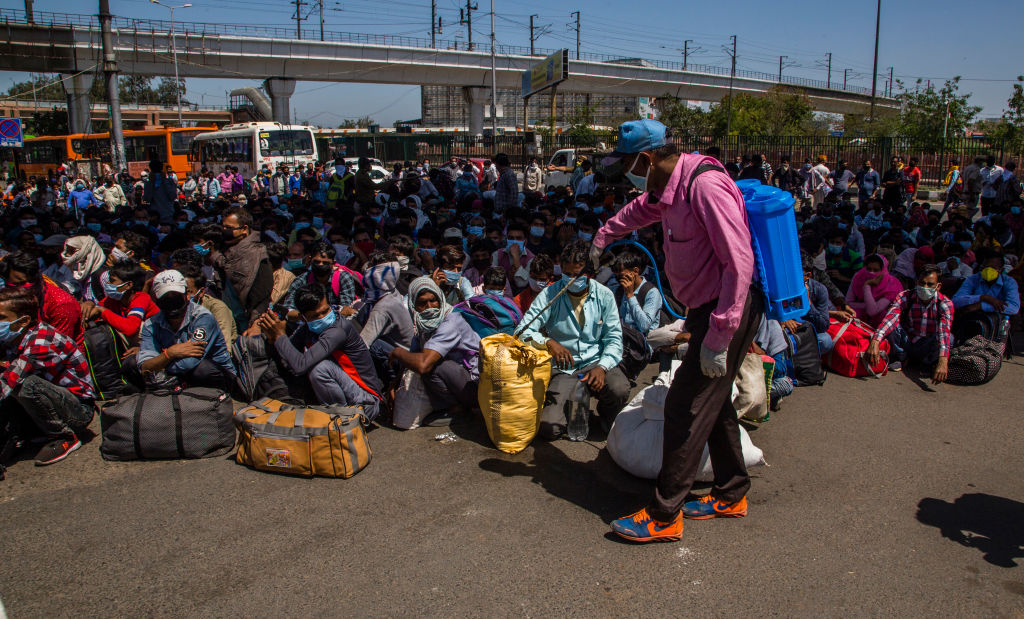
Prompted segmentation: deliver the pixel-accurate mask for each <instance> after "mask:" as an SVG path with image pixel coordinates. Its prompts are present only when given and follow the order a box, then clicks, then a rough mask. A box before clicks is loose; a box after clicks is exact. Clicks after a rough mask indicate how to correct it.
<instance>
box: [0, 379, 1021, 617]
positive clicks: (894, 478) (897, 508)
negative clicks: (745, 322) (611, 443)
mask: <svg viewBox="0 0 1024 619" xmlns="http://www.w3.org/2000/svg"><path fill="white" fill-rule="evenodd" d="M1022 383H1024V366H1022V365H1021V363H1020V361H1018V362H1016V363H1014V364H1011V365H1006V366H1004V369H1003V371H1002V372H1001V373H1000V374H999V376H998V377H997V378H996V379H995V381H994V382H993V383H991V384H990V385H988V386H985V387H974V388H965V387H951V386H940V387H939V388H938V389H937V390H936V391H935V392H928V391H924V390H922V389H921V388H920V387H919V386H918V385H916V384H915V383H914V382H912V381H911V380H910V379H909V378H908V377H907V376H905V375H893V376H889V377H886V378H884V379H882V380H874V379H871V380H853V379H844V378H840V377H836V376H830V377H829V379H828V382H827V383H826V385H825V386H824V387H821V388H816V387H810V388H804V389H798V390H797V391H796V393H795V394H794V395H793V396H792V397H791V398H789V399H788V400H786V401H785V405H784V408H783V410H782V411H781V412H778V413H774V414H773V415H772V419H771V421H769V422H767V423H765V424H763V425H762V426H760V427H758V428H757V429H755V430H753V431H751V437H752V439H753V441H754V442H755V444H757V445H758V446H759V447H761V448H762V449H763V450H764V453H765V458H766V460H767V462H768V463H769V465H770V466H768V467H760V468H757V469H752V472H753V474H754V481H753V487H752V489H751V493H750V495H749V499H750V515H749V516H748V517H747V518H743V519H738V520H710V521H700V522H688V523H687V524H686V530H685V533H684V538H683V541H682V542H680V543H674V544H659V545H647V546H638V545H631V544H627V543H622V542H620V541H618V540H617V539H616V538H613V537H611V536H610V535H609V534H608V530H609V529H608V522H609V521H610V520H611V519H613V518H615V517H618V516H621V515H624V514H626V513H629V512H631V511H632V510H634V509H636V508H638V507H639V506H641V505H642V504H643V503H644V502H645V500H646V498H647V496H648V495H649V493H650V491H651V488H652V485H651V483H650V482H646V481H641V480H638V479H636V478H633V477H631V476H630V475H628V474H626V473H624V472H622V471H621V470H619V469H618V468H617V467H616V465H615V464H614V462H612V460H611V459H610V457H609V456H608V454H607V452H606V451H605V450H604V449H603V443H600V442H593V443H590V442H587V443H568V442H564V441H562V442H558V443H555V444H546V443H542V442H535V443H534V444H533V445H532V446H531V447H530V448H528V449H527V450H526V451H524V452H523V453H521V454H518V455H515V456H509V455H505V454H502V453H500V452H498V451H496V450H495V449H493V448H492V447H491V446H490V443H489V440H488V438H487V435H486V432H485V431H484V430H483V426H482V423H480V422H479V420H475V419H474V420H464V421H461V422H458V423H456V425H455V426H454V427H453V429H454V431H455V432H456V434H457V435H458V437H459V439H458V441H457V442H454V443H449V444H442V443H440V442H437V441H435V440H434V437H435V435H437V434H438V433H439V432H440V430H438V429H435V428H424V429H419V430H414V431H411V432H400V431H396V430H392V429H389V428H378V429H375V430H374V431H373V432H372V433H371V434H370V439H371V442H372V447H373V450H374V459H373V462H372V463H371V464H370V466H369V467H368V468H367V469H366V470H365V471H363V472H362V473H360V474H359V475H357V476H356V477H355V478H353V479H350V480H334V479H311V480H307V479H296V478H289V477H283V476H275V475H270V474H265V473H260V472H256V471H252V470H249V469H246V468H244V467H242V466H239V465H237V464H235V463H234V461H233V460H231V459H226V458H215V459H212V460H202V461H190V462H137V463H108V462H104V461H102V460H101V459H100V456H99V454H98V446H99V439H98V438H96V439H95V440H93V441H92V442H90V443H89V444H88V445H86V446H85V447H84V448H83V449H82V450H80V451H79V452H78V453H76V454H74V455H73V456H72V457H71V458H70V459H69V460H68V461H66V462H64V463H61V464H58V465H55V466H52V467H46V468H37V467H33V466H32V463H31V461H26V462H21V463H19V464H17V465H15V466H13V467H12V468H11V469H10V471H9V472H8V478H7V481H5V482H0V523H2V528H0V565H2V566H3V567H2V569H0V598H2V600H3V602H4V604H5V605H6V607H7V611H8V613H9V614H10V616H11V617H14V618H21V617H52V616H67V615H71V614H82V615H94V616H156V615H160V616H204V617H207V616H209V617H219V616H253V617H269V616H280V615H289V616H313V615H324V616H419V615H431V616H551V615H556V616H558V615H560V616H581V615H588V616H640V615H643V616H700V617H703V616H713V615H714V616H722V615H740V614H753V613H758V614H768V615H786V616H822V615H840V614H841V615H854V616H868V615H870V616H878V615H897V614H899V615H912V616H913V615H924V614H926V613H927V614H941V615H943V616H950V615H954V616H960V615H962V616H967V615H970V616H979V615H980V616H1020V615H1024V568H1020V567H1018V566H1017V563H1018V562H1019V560H1020V557H1022V556H1024V551H1022V549H1021V544H1024V479H1022V476H1021V474H1020V472H1021V468H1022V452H1021V449H1020V445H1021V444H1022V442H1024V429H1022V423H1021V415H1022V414H1024V406H1022V404H1021V389H1020V386H1021V384H1022ZM95 427H96V429H98V422H96V423H95Z"/></svg>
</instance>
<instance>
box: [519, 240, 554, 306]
mask: <svg viewBox="0 0 1024 619" xmlns="http://www.w3.org/2000/svg"><path fill="white" fill-rule="evenodd" d="M554 272H555V263H554V261H553V260H552V259H551V256H549V255H547V254H538V255H536V256H534V258H533V260H532V261H530V277H529V279H528V280H527V281H528V286H527V287H526V288H524V289H523V291H522V292H520V293H519V294H517V295H516V296H515V299H514V300H515V302H516V305H518V306H519V310H520V311H522V312H523V313H526V310H528V309H530V305H532V304H533V300H534V299H536V298H537V295H538V294H539V293H540V291H541V290H544V288H546V287H547V285H548V284H550V283H551V280H552V277H553V276H554Z"/></svg>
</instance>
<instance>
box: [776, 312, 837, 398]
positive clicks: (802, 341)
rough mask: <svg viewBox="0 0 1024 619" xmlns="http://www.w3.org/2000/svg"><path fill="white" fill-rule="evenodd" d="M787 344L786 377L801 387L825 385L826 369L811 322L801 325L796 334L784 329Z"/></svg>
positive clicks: (816, 334)
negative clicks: (823, 365) (822, 363)
mask: <svg viewBox="0 0 1024 619" xmlns="http://www.w3.org/2000/svg"><path fill="white" fill-rule="evenodd" d="M783 333H784V334H785V335H786V342H787V344H788V345H789V348H788V350H787V351H786V365H785V368H782V369H784V370H785V372H786V376H788V377H790V378H791V379H793V382H794V383H796V384H798V385H800V386H805V385H824V384H825V378H826V376H827V374H825V369H824V368H823V367H822V365H821V353H820V352H819V350H818V333H817V332H816V331H815V330H814V326H813V325H811V323H809V322H805V323H803V324H801V325H800V327H799V328H798V329H797V330H796V333H790V332H789V331H786V330H785V329H783Z"/></svg>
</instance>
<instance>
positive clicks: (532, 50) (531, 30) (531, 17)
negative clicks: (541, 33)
mask: <svg viewBox="0 0 1024 619" xmlns="http://www.w3.org/2000/svg"><path fill="white" fill-rule="evenodd" d="M534 17H540V16H539V15H537V14H536V13H535V14H533V15H530V55H531V56H536V55H537V53H536V52H535V51H534V48H533V44H534V42H535V41H536V40H537V37H535V36H533V18H534Z"/></svg>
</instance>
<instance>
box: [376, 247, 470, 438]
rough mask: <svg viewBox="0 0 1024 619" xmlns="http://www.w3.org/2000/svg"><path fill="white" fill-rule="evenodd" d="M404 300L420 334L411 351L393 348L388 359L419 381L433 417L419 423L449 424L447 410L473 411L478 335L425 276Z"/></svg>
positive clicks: (449, 412)
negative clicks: (413, 374) (416, 376)
mask: <svg viewBox="0 0 1024 619" xmlns="http://www.w3.org/2000/svg"><path fill="white" fill-rule="evenodd" d="M439 253H440V252H439ZM407 300H408V308H409V312H410V313H411V314H412V318H413V323H414V324H415V325H416V330H417V332H418V333H417V336H416V340H415V341H414V342H413V346H412V349H411V350H405V349H402V348H395V349H394V350H392V351H391V356H390V360H391V362H392V363H395V364H399V365H400V366H401V367H404V368H406V369H409V370H412V371H413V372H416V373H417V374H420V375H421V376H422V377H423V387H424V388H425V389H426V391H427V396H428V397H429V398H430V404H431V406H432V407H433V413H431V414H430V415H429V416H428V417H427V418H426V419H424V420H423V424H422V425H424V426H440V425H447V424H449V423H451V419H452V410H451V409H453V408H455V407H460V408H462V409H464V410H465V411H469V410H471V409H474V408H477V397H476V396H477V387H478V386H479V384H480V369H479V366H478V357H479V354H480V336H479V335H477V334H476V332H475V331H473V329H472V328H470V326H469V323H467V322H466V321H465V320H464V319H463V318H462V314H460V313H459V312H453V311H452V306H451V305H450V304H449V303H448V301H447V300H446V299H445V295H444V293H443V292H442V291H441V288H440V287H438V285H437V283H436V282H435V281H434V280H433V279H431V278H429V277H421V278H419V279H416V280H413V282H412V283H411V284H409V295H408V297H407Z"/></svg>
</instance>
